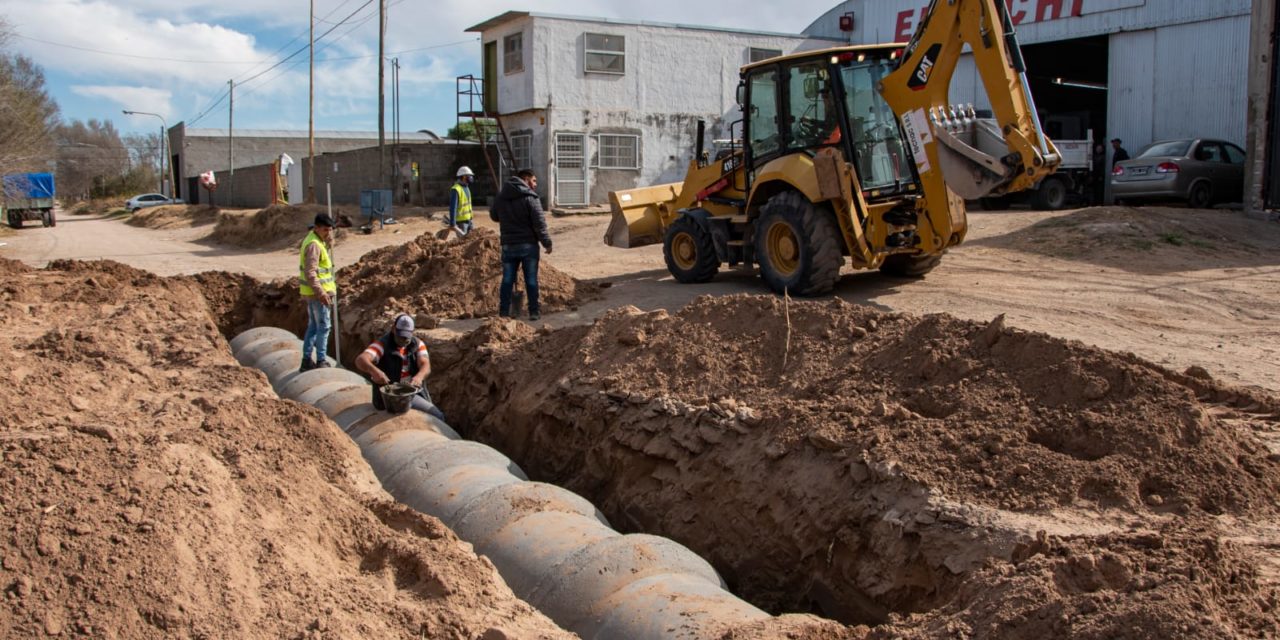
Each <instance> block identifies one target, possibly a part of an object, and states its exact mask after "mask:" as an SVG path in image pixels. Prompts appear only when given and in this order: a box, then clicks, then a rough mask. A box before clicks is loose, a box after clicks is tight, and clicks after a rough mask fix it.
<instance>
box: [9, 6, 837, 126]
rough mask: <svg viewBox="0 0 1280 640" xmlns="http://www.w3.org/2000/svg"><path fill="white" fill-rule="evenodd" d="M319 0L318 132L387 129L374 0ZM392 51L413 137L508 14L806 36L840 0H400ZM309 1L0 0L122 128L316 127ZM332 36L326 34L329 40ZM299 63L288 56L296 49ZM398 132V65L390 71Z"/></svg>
mask: <svg viewBox="0 0 1280 640" xmlns="http://www.w3.org/2000/svg"><path fill="white" fill-rule="evenodd" d="M315 2H316V8H315V11H316V35H317V42H316V128H317V129H339V130H364V131H376V130H377V128H378V125H377V114H378V106H377V80H378V66H377V63H378V59H377V52H378V19H377V12H378V2H377V0H315ZM388 4H389V10H388V15H389V19H388V28H387V45H386V51H387V56H388V57H398V58H399V60H400V113H401V116H400V120H401V130H402V131H415V130H418V129H431V130H433V131H436V132H437V133H440V134H442V135H443V134H444V132H445V131H446V130H447V129H448V128H449V127H450V126H452V125H453V124H454V120H455V116H454V113H455V110H456V109H455V106H454V94H455V84H454V78H456V77H457V76H459V75H463V74H467V73H474V74H476V75H480V43H479V41H478V39H477V36H476V34H470V33H466V32H465V29H466V28H467V27H469V26H472V25H474V24H477V23H479V22H482V21H484V20H486V19H488V18H491V17H493V16H496V15H499V14H501V13H503V12H505V11H509V10H520V11H535V12H542V13H557V14H568V15H578V16H592V17H609V18H621V19H628V20H649V21H658V22H677V23H683V24H700V25H712V26H719V27H728V28H738V29H749V30H761V31H772V32H788V33H794V32H799V31H800V30H802V29H804V28H805V27H806V26H808V25H809V23H810V22H812V21H813V20H814V19H815V18H817V17H818V16H819V15H821V14H822V13H823V12H825V11H826V10H827V9H830V8H831V7H833V6H835V5H836V4H838V3H837V2H835V1H834V0H791V1H789V2H779V1H776V0H739V1H737V2H715V1H711V2H706V1H704V2H688V1H687V0H646V1H643V2H636V1H635V0H597V1H595V2H587V1H585V0H546V1H539V2H533V3H528V4H511V3H510V2H507V1H499V0H470V1H468V2H444V1H443V0H389V2H388ZM308 10H309V2H308V0H179V1H177V2H174V1H173V0H112V1H94V0H0V17H3V18H4V19H5V20H6V21H7V22H8V23H9V25H10V27H11V29H12V31H13V34H12V35H13V36H15V37H12V38H11V39H10V42H9V50H11V51H17V52H20V53H23V54H25V55H27V56H29V57H31V58H32V59H34V60H35V61H36V63H37V64H39V65H40V66H41V67H42V68H43V69H44V71H45V74H46V76H47V78H48V81H49V85H50V88H51V90H52V93H53V95H54V97H55V98H56V99H57V101H58V103H59V105H60V106H61V107H62V112H63V117H64V118H67V119H72V118H75V119H80V120H87V119H90V118H96V119H99V120H112V121H113V122H115V124H116V126H117V127H118V128H119V129H121V130H122V131H125V132H130V131H140V132H141V131H156V130H158V127H159V120H157V119H155V118H152V117H147V116H125V115H122V114H121V110H122V109H130V110H135V111H150V112H155V113H158V114H160V115H161V116H163V117H164V118H165V120H166V121H167V122H168V124H169V125H170V126H173V125H175V124H177V123H178V122H179V121H185V122H187V123H188V126H195V127H218V128H224V127H226V126H227V116H228V105H227V101H226V96H225V94H226V92H227V88H228V80H230V79H234V80H235V82H236V90H235V127H236V128H238V129H239V128H245V129H269V128H283V129H306V126H307V53H306V44H307V25H308ZM322 34H327V35H324V37H323V38H321V37H320V36H321V35H322ZM295 53H297V55H295V56H294V57H292V58H289V56H290V55H291V54H295ZM387 80H388V85H387V97H388V115H387V129H388V131H390V128H391V115H390V106H389V105H390V102H389V101H390V95H391V89H390V71H389V70H388V72H387Z"/></svg>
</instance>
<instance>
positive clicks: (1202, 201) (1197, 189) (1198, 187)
mask: <svg viewBox="0 0 1280 640" xmlns="http://www.w3.org/2000/svg"><path fill="white" fill-rule="evenodd" d="M1211 204H1213V185H1211V184H1209V183H1208V182H1207V181H1204V180H1201V181H1200V182H1197V183H1195V184H1193V185H1191V190H1190V191H1188V192H1187V206H1189V207H1191V208H1193V209H1208V208H1209V205H1211Z"/></svg>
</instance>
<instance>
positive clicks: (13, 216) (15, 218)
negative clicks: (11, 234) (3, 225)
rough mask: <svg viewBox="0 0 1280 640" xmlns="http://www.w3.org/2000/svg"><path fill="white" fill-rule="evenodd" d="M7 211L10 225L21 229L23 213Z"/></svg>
mask: <svg viewBox="0 0 1280 640" xmlns="http://www.w3.org/2000/svg"><path fill="white" fill-rule="evenodd" d="M6 213H7V214H8V218H9V220H8V222H9V226H10V227H13V228H14V229H21V228H22V214H20V213H17V212H14V211H8V212H6Z"/></svg>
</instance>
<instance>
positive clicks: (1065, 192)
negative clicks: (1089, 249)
mask: <svg viewBox="0 0 1280 640" xmlns="http://www.w3.org/2000/svg"><path fill="white" fill-rule="evenodd" d="M1053 144H1054V145H1056V146H1057V147H1058V153H1059V154H1061V155H1062V163H1061V164H1059V165H1058V170H1057V171H1055V172H1053V173H1052V174H1050V175H1048V176H1046V177H1045V178H1044V179H1043V180H1041V181H1040V183H1039V184H1037V185H1036V187H1035V188H1034V189H1032V190H1030V191H1026V192H1023V193H1019V194H1017V195H1012V196H999V197H995V198H983V199H982V200H980V201H979V203H980V204H981V205H982V208H983V209H986V210H988V211H1001V210H1004V209H1008V208H1009V205H1011V204H1013V203H1015V202H1023V201H1028V202H1030V204H1031V207H1032V208H1034V209H1043V210H1048V211H1056V210H1058V209H1061V208H1063V207H1065V206H1067V199H1068V198H1069V197H1070V196H1071V195H1073V194H1074V195H1076V196H1079V197H1081V198H1084V199H1085V200H1086V201H1087V200H1089V191H1090V189H1091V188H1092V186H1093V177H1092V176H1093V132H1092V131H1089V135H1088V137H1086V138H1085V139H1084V140H1057V139H1055V140H1054V141H1053Z"/></svg>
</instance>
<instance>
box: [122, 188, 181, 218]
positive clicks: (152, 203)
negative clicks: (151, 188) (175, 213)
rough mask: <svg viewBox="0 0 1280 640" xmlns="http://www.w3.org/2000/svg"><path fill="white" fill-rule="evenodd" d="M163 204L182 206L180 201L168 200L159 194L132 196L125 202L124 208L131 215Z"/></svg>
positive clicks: (176, 199) (175, 199)
mask: <svg viewBox="0 0 1280 640" xmlns="http://www.w3.org/2000/svg"><path fill="white" fill-rule="evenodd" d="M164 204H182V200H181V199H178V198H168V197H165V196H164V195H163V194H160V193H144V194H142V195H140V196H134V197H132V198H129V199H128V200H126V201H125V203H124V208H125V209H128V210H129V212H130V213H132V212H134V211H137V210H138V209H145V208H147V207H158V206H160V205H164Z"/></svg>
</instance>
